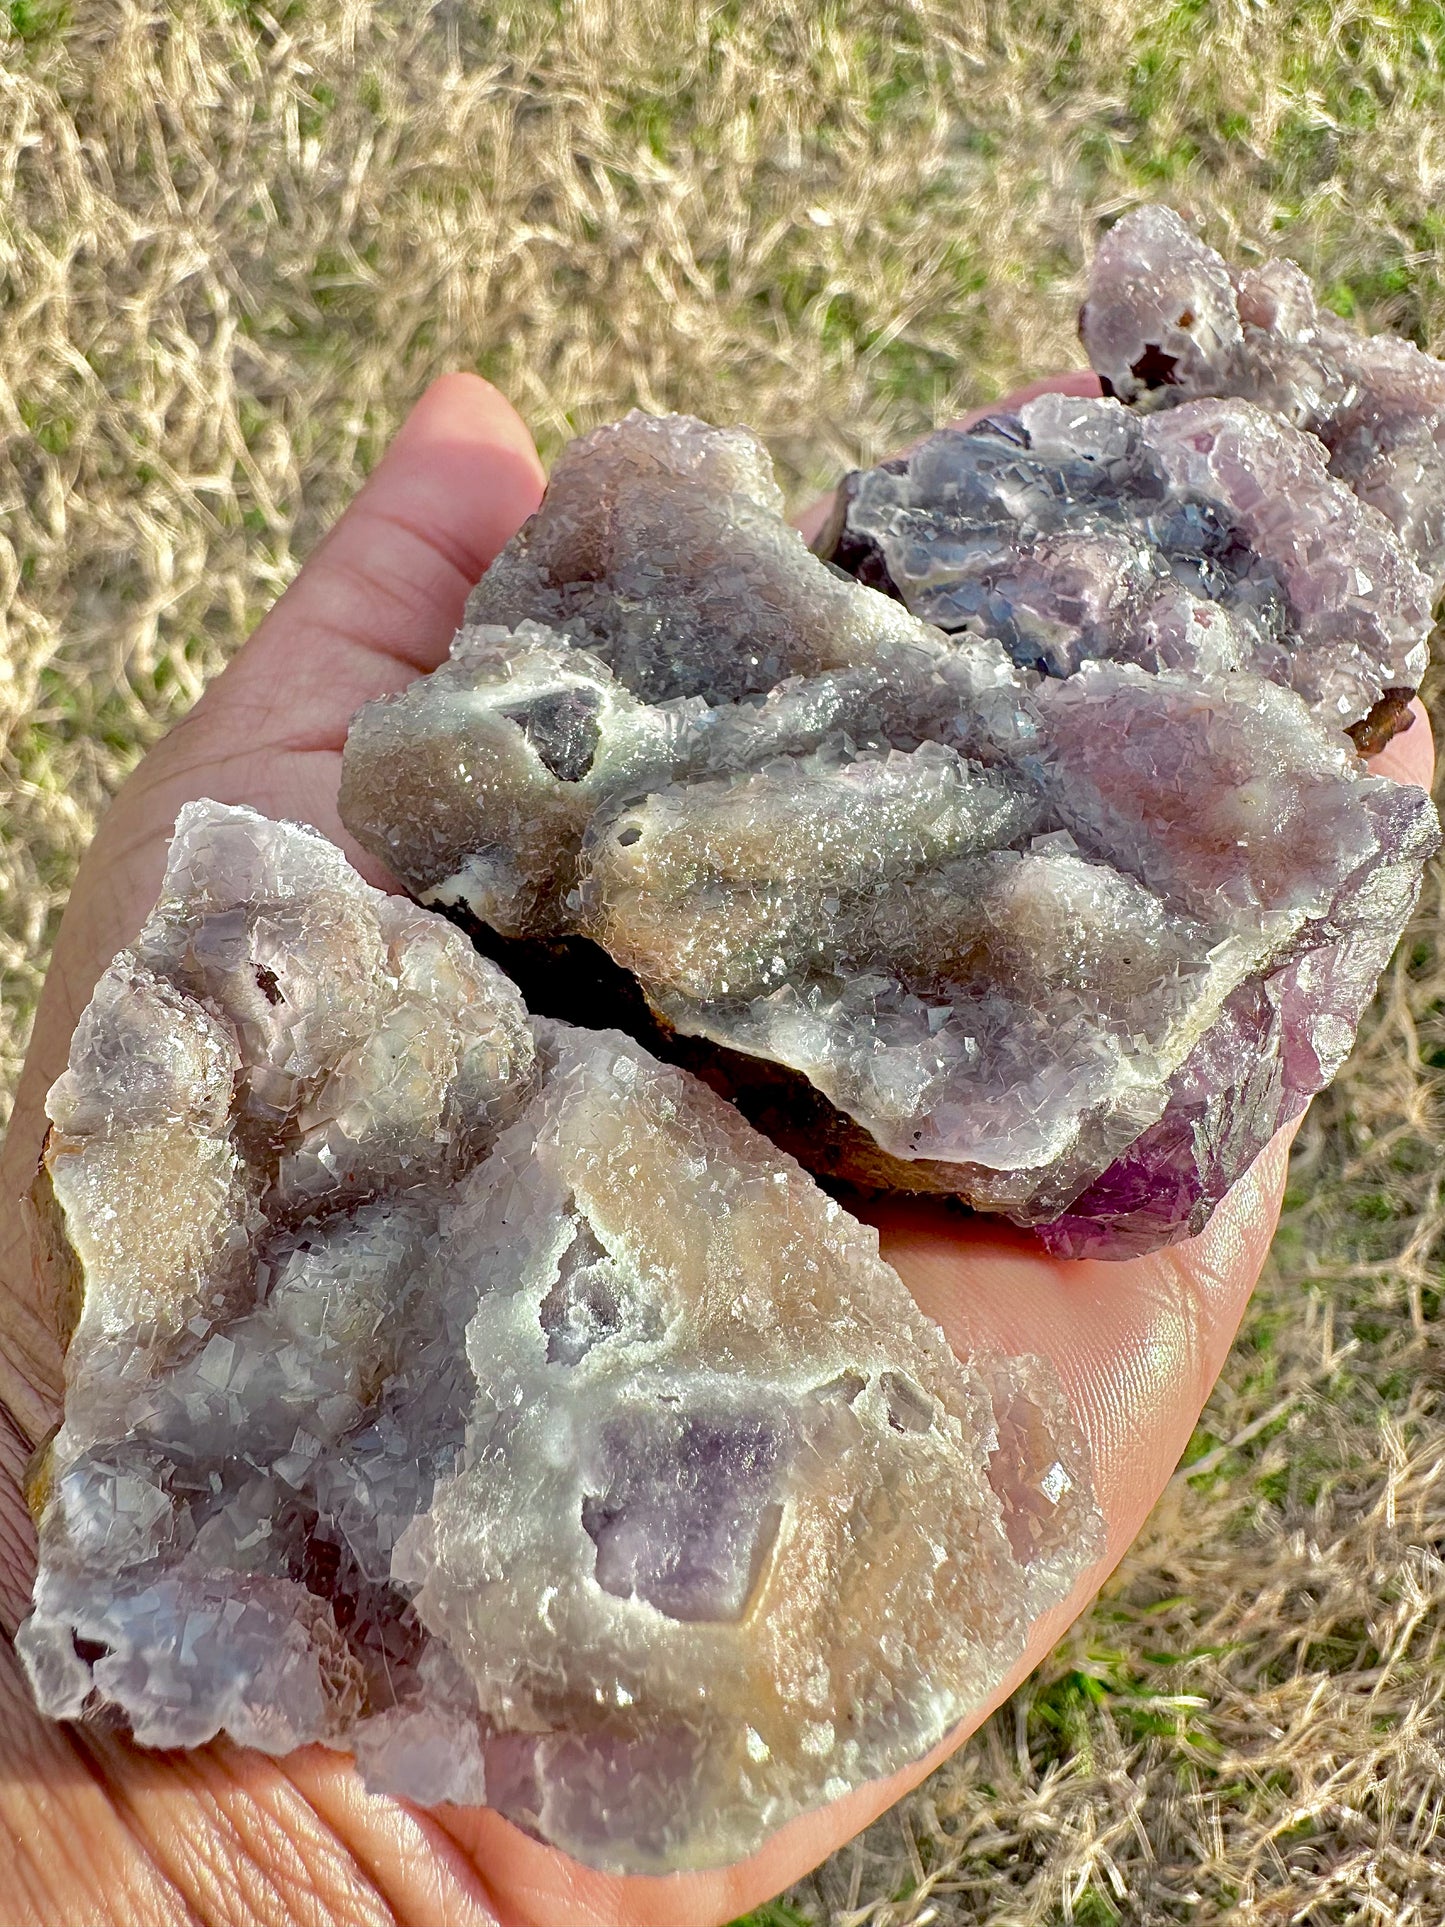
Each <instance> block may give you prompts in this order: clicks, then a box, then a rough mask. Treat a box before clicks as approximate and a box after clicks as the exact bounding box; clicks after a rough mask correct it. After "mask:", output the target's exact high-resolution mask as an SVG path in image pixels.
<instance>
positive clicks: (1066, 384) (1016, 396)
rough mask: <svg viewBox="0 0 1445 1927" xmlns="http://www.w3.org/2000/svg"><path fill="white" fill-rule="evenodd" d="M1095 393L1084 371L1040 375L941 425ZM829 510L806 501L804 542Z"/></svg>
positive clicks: (1095, 383) (967, 424)
mask: <svg viewBox="0 0 1445 1927" xmlns="http://www.w3.org/2000/svg"><path fill="white" fill-rule="evenodd" d="M1099 393H1100V388H1099V377H1098V376H1097V375H1096V374H1093V373H1091V372H1090V370H1089V369H1087V368H1075V369H1071V370H1070V371H1069V373H1068V374H1063V375H1041V376H1040V377H1039V379H1038V380H1037V381H1030V382H1026V383H1025V384H1024V386H1023V387H1022V388H1015V389H1013V390H1012V392H1011V393H1009V394H1007V395H1001V396H1000V397H999V399H998V400H997V401H988V402H983V403H981V404H980V406H979V407H977V408H971V409H969V411H968V413H967V414H966V415H960V416H959V417H958V419H957V421H951V422H948V423H946V424H945V426H947V427H949V428H972V427H973V425H974V423H975V422H981V421H982V420H983V418H984V416H985V415H1007V414H1012V413H1013V411H1014V410H1015V409H1018V408H1022V407H1023V405H1024V403H1025V402H1026V401H1032V400H1033V399H1034V397H1035V396H1036V395H1097V394H1099ZM924 439H925V437H924V436H922V435H920V436H918V437H917V438H916V439H915V440H914V441H911V442H909V443H908V445H907V447H906V448H900V449H899V450H898V451H897V452H898V453H899V454H900V455H909V454H911V453H912V452H913V450H914V449H915V448H917V446H918V443H919V442H921V441H923V440H924ZM832 509H833V497H832V495H831V494H829V495H820V496H819V497H818V499H817V501H816V502H810V503H809V504H808V506H807V507H806V508H805V509H804V510H802V512H801V513H800V514H798V515H795V516H794V518H793V521H794V524H795V526H796V527H797V528H798V529H799V530H801V532H802V536H803V540H804V541H805V542H814V541H816V540H817V538H818V536H819V535H821V533H822V531H823V528H824V526H825V525H826V523H827V520H828V517H829V515H830V514H831V513H832Z"/></svg>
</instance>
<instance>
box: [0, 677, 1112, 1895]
mask: <svg viewBox="0 0 1445 1927" xmlns="http://www.w3.org/2000/svg"><path fill="white" fill-rule="evenodd" d="M573 713H575V709H574V712H573ZM567 727H568V728H570V725H567ZM528 740H534V739H532V738H529V739H528ZM50 1114H51V1117H52V1120H53V1129H52V1131H51V1134H50V1137H49V1140H48V1142H47V1146H46V1152H45V1161H44V1167H43V1170H42V1174H41V1179H40V1181H39V1186H38V1201H39V1203H40V1205H41V1208H42V1210H43V1211H44V1212H45V1213H46V1215H47V1216H48V1217H49V1218H50V1220H51V1221H52V1229H53V1232H54V1234H55V1235H54V1241H53V1247H52V1248H53V1250H54V1251H55V1252H56V1253H57V1254H58V1255H62V1256H63V1261H64V1262H65V1264H66V1265H67V1267H68V1268H69V1269H71V1270H72V1272H73V1273H74V1275H75V1276H76V1277H77V1279H78V1285H79V1292H80V1304H79V1319H78V1324H77V1326H76V1328H75V1330H74V1333H73V1335H72V1336H71V1339H70V1344H69V1350H68V1354H67V1360H66V1400H65V1415H64V1423H63V1425H62V1426H61V1428H60V1430H59V1432H58V1433H57V1435H56V1436H55V1438H54V1439H53V1440H52V1442H51V1443H50V1445H49V1446H48V1448H47V1449H46V1450H45V1452H44V1453H43V1455H42V1457H41V1461H40V1463H39V1465H38V1467H37V1470H36V1473H35V1476H34V1478H33V1480H32V1501H33V1504H34V1508H35V1511H36V1515H37V1521H38V1525H39V1537H40V1570H39V1574H38V1577H37V1580H36V1587H35V1600H34V1609H33V1611H32V1613H31V1615H30V1617H29V1619H28V1620H27V1621H26V1623H25V1625H24V1626H23V1627H22V1628H21V1631H20V1634H19V1639H18V1645H19V1649H20V1652H21V1655H22V1657H23V1659H24V1662H25V1665H26V1667H27V1669H28V1672H29V1674H30V1678H31V1680H32V1683H33V1685H34V1687H35V1691H36V1694H37V1697H38V1699H39V1702H40V1704H41V1706H42V1707H43V1708H44V1710H45V1711H47V1712H49V1713H51V1714H53V1715H55V1716H56V1717H61V1718H75V1717H85V1716H88V1715H91V1714H102V1715H106V1716H108V1717H110V1718H111V1719H115V1718H120V1719H121V1720H123V1721H124V1722H125V1723H126V1724H128V1726H129V1727H130V1729H131V1731H132V1733H133V1734H134V1735H135V1737H136V1738H137V1739H138V1740H139V1741H141V1742H142V1743H144V1744H147V1745H153V1746H178V1745H179V1746H194V1745H199V1744H202V1743H203V1742H205V1741H207V1740H209V1739H210V1738H212V1737H213V1736H214V1735H215V1734H217V1733H218V1732H225V1733H228V1734H230V1735H231V1737H232V1738H234V1739H236V1740H237V1741H240V1742H242V1743H244V1744H247V1745H251V1746H256V1747H260V1748H262V1749H264V1750H265V1751H267V1752H270V1753H276V1754H281V1753H286V1752H288V1751H289V1750H291V1749H292V1748H293V1747H297V1746H300V1745H302V1744H305V1743H307V1742H309V1741H313V1740H322V1741H325V1742H327V1743H328V1744H330V1745H332V1746H339V1747H345V1748H348V1749H350V1750H353V1751H354V1752H355V1753H356V1755H357V1756H358V1759H359V1761H360V1763H361V1765H362V1768H363V1770H364V1772H365V1775H366V1778H367V1781H368V1783H369V1784H370V1785H371V1786H372V1787H373V1788H376V1789H378V1790H386V1791H391V1792H395V1793H400V1794H404V1795H407V1796H409V1797H411V1798H413V1799H416V1800H420V1801H422V1802H427V1803H432V1802H437V1801H446V1800H450V1801H458V1802H466V1803H478V1802H482V1801H486V1802H488V1803H490V1804H491V1805H493V1806H495V1807H498V1808H499V1809H501V1810H502V1811H504V1812H506V1813H508V1814H510V1815H511V1816H512V1817H513V1818H514V1819H516V1820H517V1821H518V1822H519V1823H520V1824H521V1825H523V1826H524V1827H526V1828H528V1829H529V1830H530V1831H532V1832H534V1833H536V1834H539V1835H540V1836H542V1837H543V1838H545V1839H548V1840H551V1841H554V1842H556V1843H557V1844H558V1845H559V1846H561V1847H563V1848H565V1849H566V1850H567V1851H569V1852H571V1853H574V1854H576V1855H578V1856H579V1857H581V1858H583V1859H585V1860H588V1861H590V1862H592V1863H593V1864H595V1865H598V1866H602V1867H608V1868H613V1869H617V1870H628V1871H639V1870H640V1871H652V1872H662V1871H669V1870H671V1869H674V1868H679V1867H694V1866H709V1865H717V1864H721V1863H723V1862H726V1861H730V1860H733V1859H736V1858H738V1857H740V1856H742V1855H744V1854H746V1853H749V1852H751V1851H753V1850H754V1849H756V1848H757V1847H758V1846H759V1845H760V1844H761V1843H762V1842H763V1840H764V1839H765V1838H766V1836H767V1835H768V1833H769V1832H770V1831H771V1830H772V1829H773V1828H775V1827H777V1826H779V1825H781V1824H782V1823H783V1822H784V1821H786V1820H788V1819H789V1818H791V1817H792V1816H793V1815H795V1814H797V1813H799V1812H801V1811H803V1810H805V1809H807V1808H809V1807H813V1806H816V1805H819V1804H820V1803H822V1802H823V1801H825V1800H829V1799H832V1798H835V1797H837V1796H838V1795H840V1794H842V1793H845V1792H847V1791H849V1790H850V1789H852V1788H854V1787H856V1786H858V1785H860V1784H861V1783H862V1782H863V1781H865V1780H867V1779H871V1778H874V1777H877V1776H880V1775H883V1774H886V1773H888V1772H891V1771H892V1770H894V1769H895V1768H897V1767H900V1766H903V1765H904V1764H906V1763H907V1762H909V1761H911V1760H913V1759H916V1758H917V1757H918V1756H919V1755H921V1754H922V1753H924V1752H926V1751H927V1750H928V1749H929V1748H930V1747H932V1746H933V1745H935V1744H936V1743H937V1742H938V1741H939V1740H940V1739H942V1738H943V1736H944V1735H945V1734H946V1733H947V1732H948V1731H949V1729H950V1728H951V1727H952V1726H953V1725H954V1724H955V1723H956V1722H957V1721H959V1720H960V1719H961V1718H963V1717H964V1716H965V1715H966V1714H967V1713H968V1712H969V1710H970V1709H971V1708H973V1707H974V1706H976V1705H977V1704H978V1702H979V1701H980V1699H981V1698H982V1697H983V1696H985V1695H986V1694H987V1693H988V1692H990V1691H991V1690H992V1689H993V1688H994V1687H995V1686H996V1685H997V1683H998V1682H999V1680H1000V1679H1001V1678H1002V1677H1003V1675H1004V1674H1005V1673H1006V1672H1007V1670H1008V1668H1009V1667H1010V1666H1011V1665H1012V1664H1013V1663H1014V1661H1015V1660H1016V1659H1017V1657H1018V1655H1019V1653H1020V1652H1021V1651H1022V1649H1023V1645H1024V1641H1025V1639H1026V1638H1027V1635H1028V1632H1029V1629H1030V1627H1031V1626H1032V1624H1033V1622H1034V1620H1035V1619H1036V1617H1037V1616H1038V1614H1039V1613H1040V1612H1042V1611H1044V1610H1045V1609H1046V1608H1048V1607H1049V1606H1052V1605H1054V1604H1056V1603H1057V1602H1059V1601H1060V1600H1062V1599H1063V1598H1064V1597H1065V1596H1066V1595H1067V1594H1068V1593H1069V1591H1070V1589H1071V1587H1072V1585H1073V1582H1074V1580H1075V1579H1076V1577H1078V1576H1079V1575H1080V1574H1081V1573H1082V1572H1083V1571H1084V1570H1085V1568H1086V1567H1088V1566H1089V1565H1090V1564H1091V1563H1092V1562H1093V1561H1094V1560H1095V1559H1096V1558H1097V1557H1098V1556H1099V1554H1100V1553H1101V1551H1102V1544H1103V1536H1102V1524H1101V1521H1100V1518H1099V1514H1098V1509H1097V1507H1096V1505H1095V1503H1094V1500H1093V1497H1092V1493H1091V1489H1090V1482H1089V1468H1088V1457H1087V1452H1086V1449H1085V1447H1084V1445H1083V1443H1082V1441H1081V1439H1080V1437H1079V1434H1078V1431H1077V1428H1076V1426H1075V1424H1074V1422H1073V1420H1072V1418H1071V1416H1070V1414H1069V1413H1068V1411H1067V1409H1066V1406H1065V1404H1064V1401H1063V1398H1062V1395H1061V1393H1060V1391H1059V1388H1058V1385H1057V1381H1056V1378H1055V1375H1054V1373H1053V1371H1052V1368H1051V1367H1050V1366H1048V1365H1047V1364H1046V1363H1045V1362H1044V1361H1041V1360H1037V1359H1004V1358H987V1357H982V1358H978V1359H974V1360H971V1361H960V1360H959V1359H957V1358H955V1357H954V1355H953V1353H952V1352H951V1351H950V1350H949V1347H948V1345H947V1343H946V1341H945V1339H944V1337H943V1334H942V1332H941V1331H939V1329H938V1328H937V1327H936V1326H934V1325H932V1324H930V1323H929V1321H928V1320H927V1319H925V1318H924V1317H923V1316H922V1314H921V1313H920V1312H919V1311H918V1309H917V1307H916V1306H915V1304H914V1303H913V1300H912V1299H911V1298H910V1297H909V1295H908V1293H907V1291H906V1290H905V1289H904V1287H903V1284H902V1282H901V1280H900V1279H899V1278H898V1276H897V1274H896V1273H895V1272H893V1271H892V1270H891V1269H890V1267H889V1266H887V1265H886V1264H884V1263H883V1262H882V1260H881V1259H880V1257H879V1254H878V1241H877V1237H876V1235H875V1234H874V1233H873V1232H872V1231H870V1230H867V1229H865V1228H864V1227H863V1226H862V1225H860V1224H858V1223H856V1222H855V1221H854V1220H853V1219H852V1218H850V1217H849V1216H848V1215H847V1214H846V1213H845V1212H844V1211H843V1210H842V1209H841V1208H840V1207H839V1206H838V1205H837V1204H835V1203H834V1202H833V1201H832V1200H830V1199H829V1198H827V1197H825V1196H824V1195H823V1193H822V1192H821V1191H819V1190H818V1188H817V1187H816V1186H815V1185H814V1184H813V1183H812V1182H811V1180H809V1179H808V1178H807V1177H806V1176H805V1175H804V1173H803V1172H802V1171H801V1170H799V1169H798V1167H797V1166H796V1165H794V1164H793V1163H792V1161H791V1160H790V1159H788V1158H785V1157H783V1156H782V1155H780V1154H779V1153H778V1152H777V1151H776V1150H774V1149H773V1147H772V1146H770V1145H769V1144H767V1143H766V1142H765V1141H764V1140H763V1139H762V1138H760V1137H759V1136H758V1135H757V1133H756V1132H755V1131H753V1130H752V1129H751V1128H750V1127H749V1126H748V1125H747V1124H746V1123H744V1121H743V1120H742V1118H741V1117H739V1115H738V1114H737V1112H736V1111H734V1110H732V1109H731V1108H730V1107H729V1106H728V1105H726V1104H724V1103H723V1102H722V1101H721V1100H720V1099H719V1098H717V1097H716V1096H714V1095H713V1094H712V1093H711V1092H709V1091H708V1090H706V1089H705V1088H704V1087H703V1086H702V1085H701V1084H699V1083H698V1082H697V1081H696V1080H695V1079H693V1078H691V1077H689V1076H688V1075H686V1074H685V1073H684V1072H682V1071H679V1070H677V1069H674V1068H668V1067H665V1066H663V1065H661V1064H659V1063H657V1062H656V1061H655V1060H654V1059H653V1058H650V1057H649V1056H648V1055H647V1054H646V1052H644V1051H642V1050H640V1049H639V1048H638V1047H637V1046H636V1045H635V1044H633V1043H631V1042H630V1041H629V1040H628V1039H626V1038H624V1037H622V1036H620V1035H618V1034H616V1033H605V1032H591V1031H579V1030H573V1029H571V1028H570V1027H569V1026H566V1025H556V1024H545V1025H538V1026H535V1027H533V1026H529V1025H528V1023H527V1020H526V1017H525V1013H524V1012H523V1009H522V1005H521V1002H520V999H519V998H518V996H517V993H516V991H515V989H514V988H513V986H512V985H511V984H510V983H509V982H508V981H507V980H506V979H505V978H504V977H503V976H502V975H501V973H500V972H499V971H497V970H496V969H495V968H494V967H493V966H492V965H490V964H488V963H486V962H484V961H482V960H481V959H480V958H478V957H476V956H475V955H474V954H473V953H472V951H471V949H470V947H469V946H468V944H467V943H466V941H465V939H464V938H463V937H462V936H461V935H460V933H458V932H457V931H456V930H455V929H453V928H452V927H451V926H450V925H448V924H447V923H445V922H444V921H443V920H442V919H441V918H439V917H435V916H432V915H429V914H428V913H427V912H425V911H422V910H418V909H417V908H416V907H415V906H414V905H411V904H408V903H406V902H405V901H403V900H400V899H394V898H387V897H384V896H382V895H381V894H380V893H379V892H377V891H375V890H372V889H370V888H368V887H367V886H366V885H365V884H364V883H363V882H362V881H361V879H360V878H359V877H357V876H356V875H355V874H354V872H352V871H351V870H349V869H348V867H347V865H346V863H345V862H344V860H343V858H342V857H341V854H340V852H339V851H337V850H334V849H332V848H331V847H330V845H328V844H327V843H325V842H324V841H323V840H322V839H321V838H320V837H318V836H316V835H315V834H314V833H312V832H309V831H305V830H301V829H298V828H295V827H293V826H288V825H284V824H277V823H271V822H268V821H267V820H266V819H265V818H263V817H258V816H256V815H255V814H253V813H252V812H250V811H248V810H238V809H223V808H220V807H219V806H216V805H208V804H200V805H194V806H192V807H190V808H188V809H187V810H186V811H185V812H184V813H183V815H182V817H181V820H180V823H179V825H178V827H177V834H176V840H175V843H174V845H173V847H172V854H171V864H170V869H169V872H168V875H167V879H166V886H165V892H164V895H163V897H162V900H161V903H160V905H159V906H158V907H157V909H156V911H155V913H154V914H153V916H152V917H151V919H150V920H149V922H148V923H147V924H146V926H145V928H144V930H143V931H142V932H141V935H140V937H139V939H138V940H137V942H136V944H135V945H134V947H133V948H132V949H131V950H130V951H127V952H126V953H124V954H123V955H122V956H120V957H119V958H117V959H116V961H115V963H114V964H113V965H112V966H111V968H110V970H109V971H108V972H107V973H106V976H105V977H104V978H103V979H102V981H101V983H100V985H99V987H98V988H97V991H96V994H95V997H94V999H93V1001H92V1003H91V1005H90V1006H89V1008H88V1010H87V1011H86V1012H85V1014H84V1016H83V1017H82V1019H81V1022H80V1025H79V1027H78V1029H77V1031H76V1035H75V1040H74V1045H73V1048H72V1051H71V1059H70V1067H69V1069H68V1071H67V1072H66V1074H65V1076H64V1077H62V1078H61V1080H60V1081H59V1083H58V1084H56V1086H55V1087H54V1089H53V1090H52V1092H51V1095H50Z"/></svg>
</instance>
